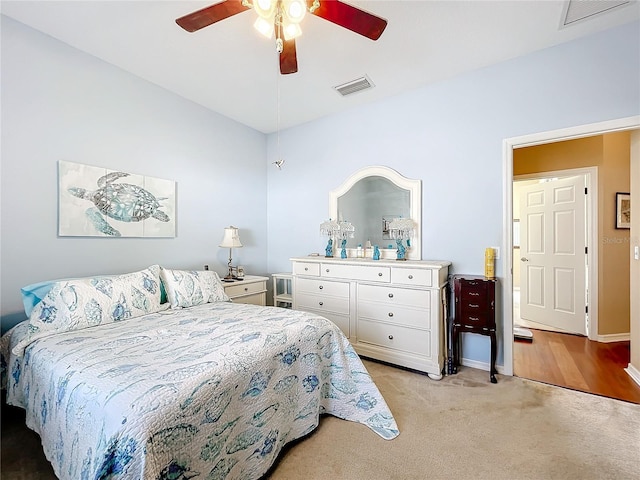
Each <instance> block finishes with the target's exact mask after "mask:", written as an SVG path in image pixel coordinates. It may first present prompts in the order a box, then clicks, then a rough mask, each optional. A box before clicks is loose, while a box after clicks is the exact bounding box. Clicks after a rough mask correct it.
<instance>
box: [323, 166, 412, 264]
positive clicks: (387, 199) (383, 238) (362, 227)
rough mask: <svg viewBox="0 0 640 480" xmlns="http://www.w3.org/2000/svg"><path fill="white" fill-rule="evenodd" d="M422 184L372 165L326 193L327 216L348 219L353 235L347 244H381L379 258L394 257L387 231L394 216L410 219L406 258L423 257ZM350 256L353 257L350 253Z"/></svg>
mask: <svg viewBox="0 0 640 480" xmlns="http://www.w3.org/2000/svg"><path fill="white" fill-rule="evenodd" d="M421 206H422V185H421V182H420V180H412V179H409V178H406V177H403V176H402V175H400V174H399V173H398V172H396V171H395V170H393V169H391V168H388V167H383V166H374V167H366V168H363V169H362V170H358V171H357V172H355V173H354V174H353V175H351V176H350V177H349V178H347V180H346V181H345V182H344V183H343V184H342V185H341V186H340V187H338V188H336V189H335V190H331V191H330V192H329V216H330V218H332V219H335V220H338V221H342V220H345V221H348V222H351V223H352V224H353V226H354V227H355V237H354V238H349V239H348V242H347V247H348V249H349V250H351V249H355V248H356V247H357V245H358V244H362V245H363V246H364V245H366V243H367V241H370V242H371V245H378V246H379V247H380V252H381V257H382V258H395V256H396V247H395V240H393V239H392V238H391V236H390V234H389V224H390V223H391V221H392V220H393V219H395V218H400V217H401V218H410V219H411V220H413V221H414V222H415V229H414V235H413V238H412V239H411V241H412V242H411V248H409V249H408V250H407V258H408V259H409V260H420V259H421V258H422V252H421V248H422V243H421V226H420V221H421V219H422V215H421ZM349 256H350V257H351V256H353V255H352V254H351V252H350V254H349Z"/></svg>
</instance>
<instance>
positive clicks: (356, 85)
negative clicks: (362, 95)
mask: <svg viewBox="0 0 640 480" xmlns="http://www.w3.org/2000/svg"><path fill="white" fill-rule="evenodd" d="M374 86H375V85H374V84H373V82H372V81H371V80H370V79H369V77H367V76H366V75H365V76H364V77H361V78H356V79H355V80H351V81H350V82H347V83H343V84H342V85H338V86H336V87H333V88H334V89H335V90H336V92H338V93H339V94H340V95H342V96H343V97H346V96H347V95H352V94H354V93H357V92H361V91H362V90H367V89H368V88H373V87H374Z"/></svg>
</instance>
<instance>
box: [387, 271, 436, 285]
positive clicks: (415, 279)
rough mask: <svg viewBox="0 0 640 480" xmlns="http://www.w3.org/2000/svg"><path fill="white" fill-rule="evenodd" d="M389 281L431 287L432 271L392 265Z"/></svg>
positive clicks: (432, 283)
mask: <svg viewBox="0 0 640 480" xmlns="http://www.w3.org/2000/svg"><path fill="white" fill-rule="evenodd" d="M391 282H392V283H397V284H401V285H415V286H418V287H431V286H433V285H434V282H433V272H432V271H431V270H424V269H418V268H403V267H392V268H391Z"/></svg>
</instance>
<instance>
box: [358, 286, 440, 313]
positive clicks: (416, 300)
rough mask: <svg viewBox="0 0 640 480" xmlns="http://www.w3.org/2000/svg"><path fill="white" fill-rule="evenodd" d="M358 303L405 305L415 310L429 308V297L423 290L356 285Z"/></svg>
mask: <svg viewBox="0 0 640 480" xmlns="http://www.w3.org/2000/svg"><path fill="white" fill-rule="evenodd" d="M358 302H380V303H384V304H386V305H405V306H408V307H415V308H427V309H428V308H431V295H430V294H429V292H427V291H424V290H406V289H404V288H396V287H387V286H382V285H361V284H360V285H358Z"/></svg>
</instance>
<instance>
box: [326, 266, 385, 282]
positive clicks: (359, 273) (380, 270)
mask: <svg viewBox="0 0 640 480" xmlns="http://www.w3.org/2000/svg"><path fill="white" fill-rule="evenodd" d="M320 275H321V276H323V277H334V278H344V279H348V280H360V281H362V280H364V281H369V282H386V283H389V282H390V281H391V267H383V266H364V265H363V266H359V265H341V264H336V263H334V264H331V263H323V264H322V269H321V271H320Z"/></svg>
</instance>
